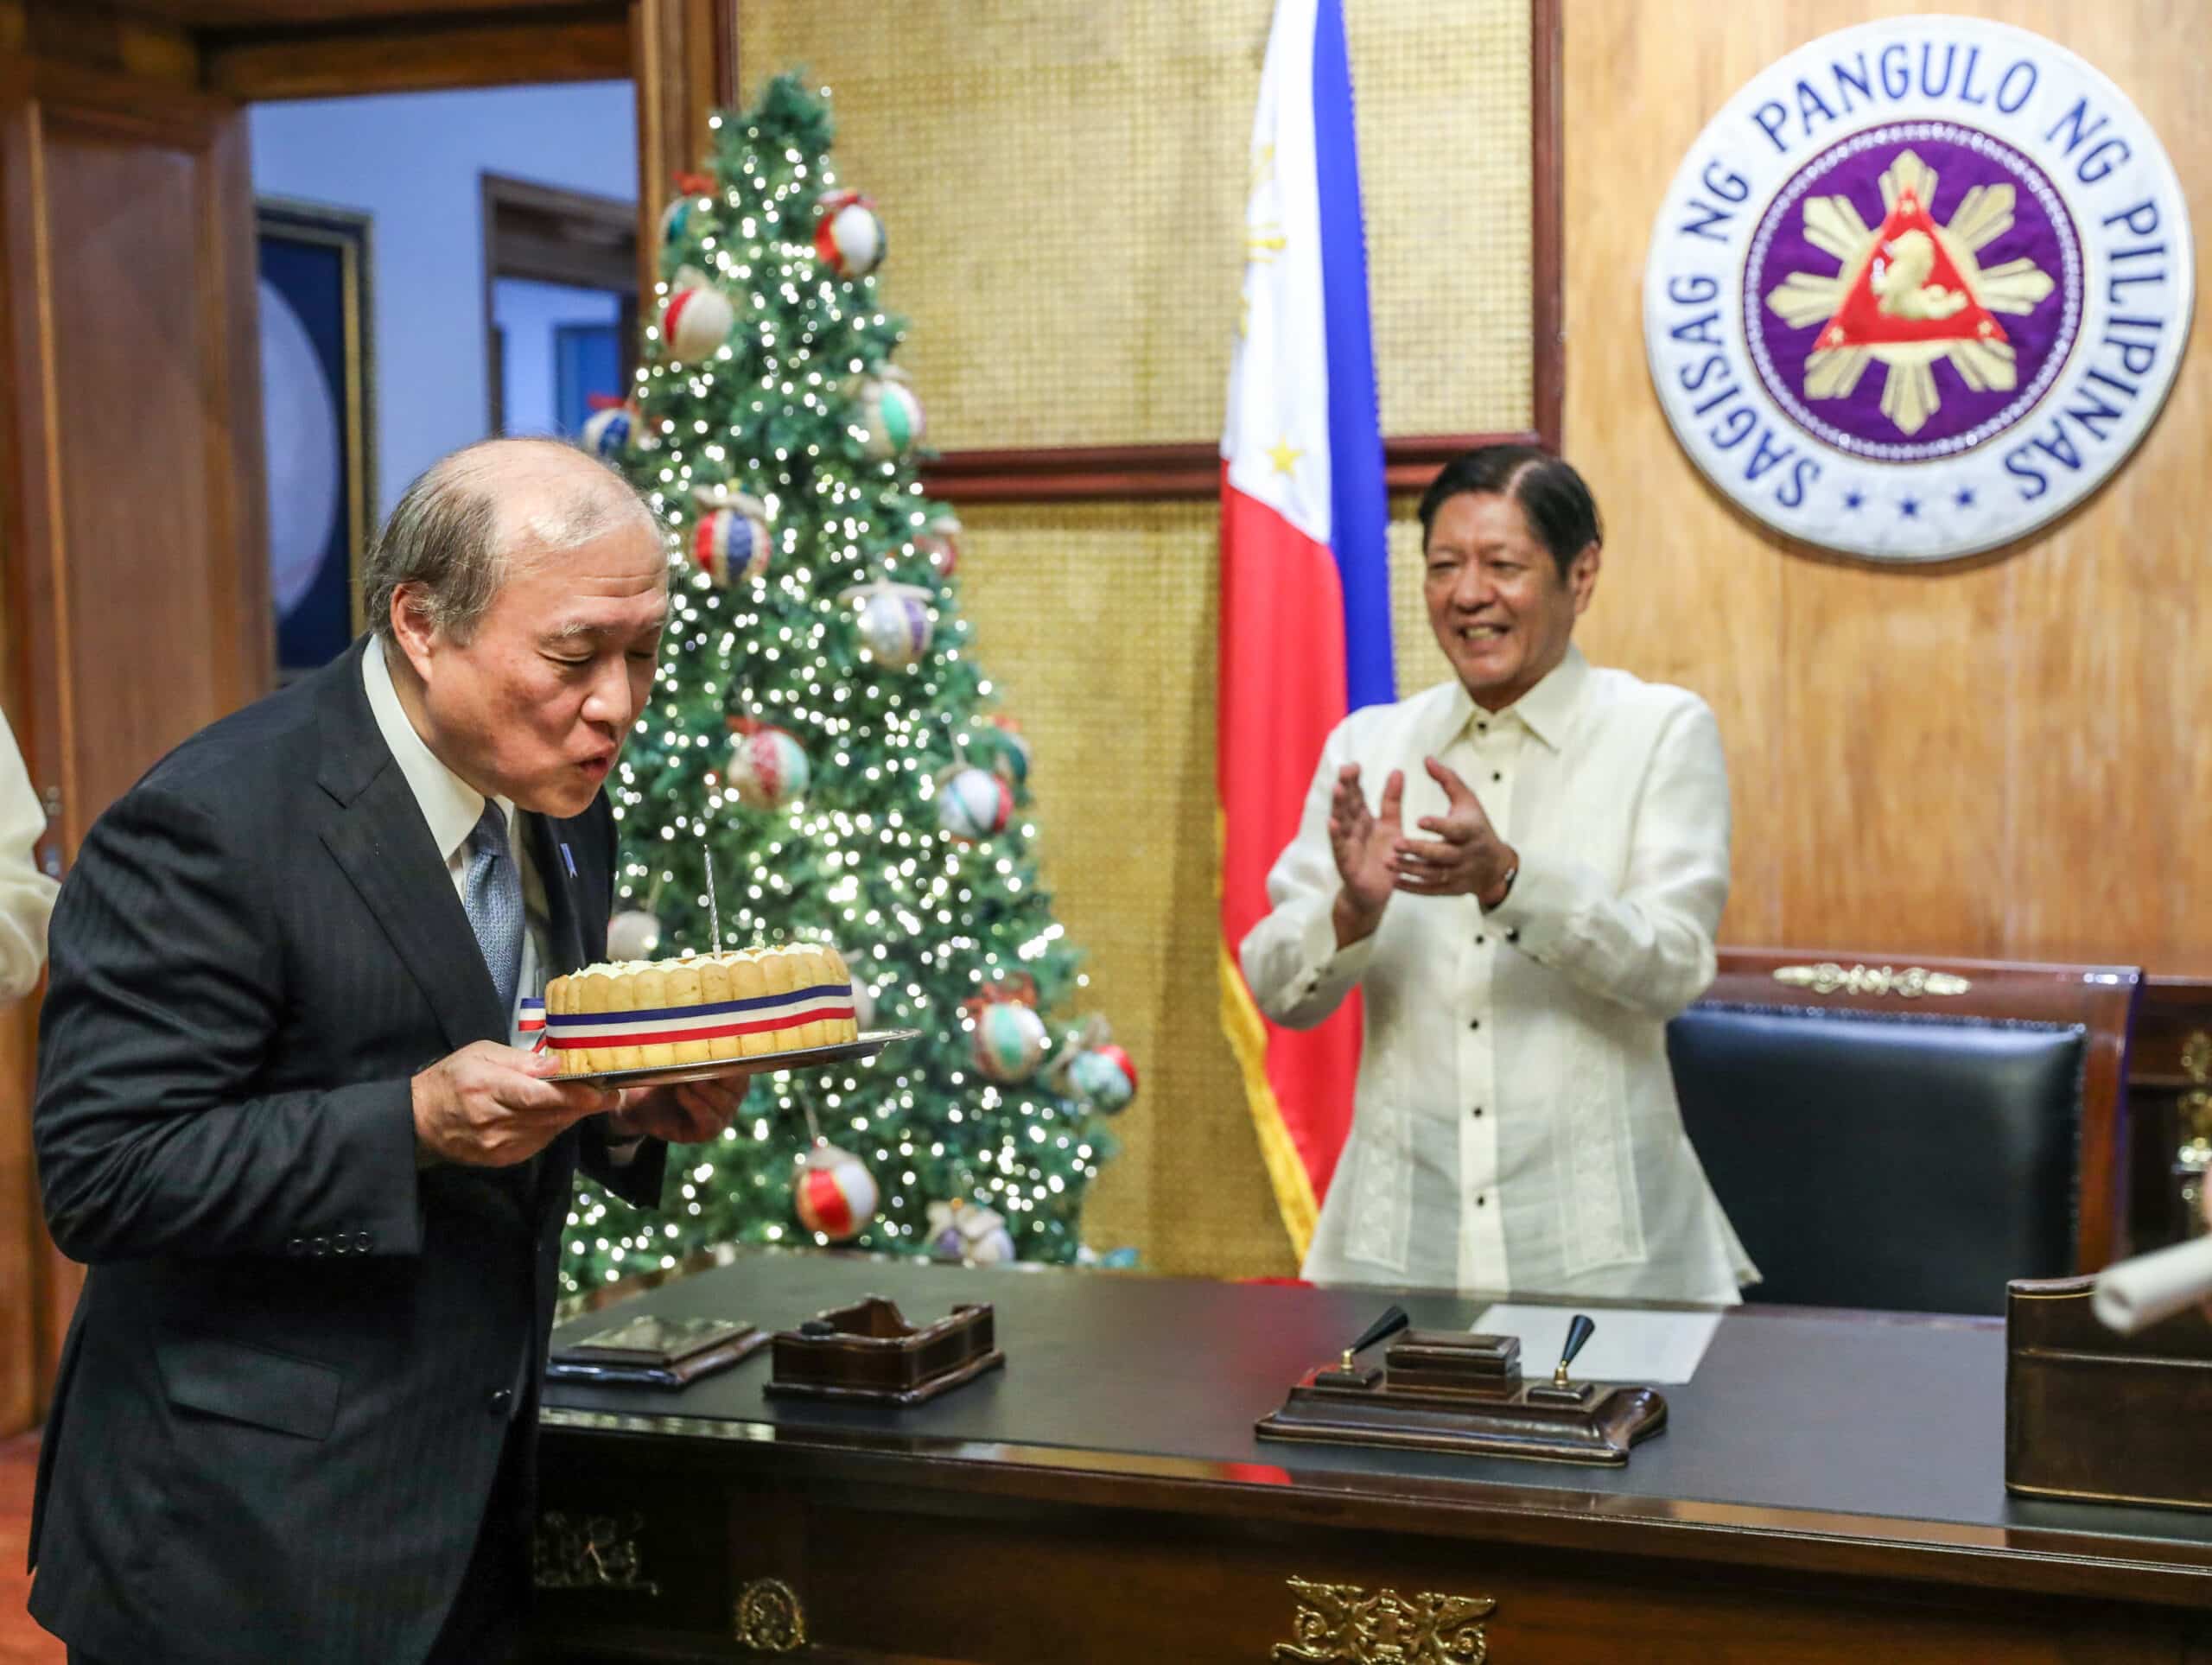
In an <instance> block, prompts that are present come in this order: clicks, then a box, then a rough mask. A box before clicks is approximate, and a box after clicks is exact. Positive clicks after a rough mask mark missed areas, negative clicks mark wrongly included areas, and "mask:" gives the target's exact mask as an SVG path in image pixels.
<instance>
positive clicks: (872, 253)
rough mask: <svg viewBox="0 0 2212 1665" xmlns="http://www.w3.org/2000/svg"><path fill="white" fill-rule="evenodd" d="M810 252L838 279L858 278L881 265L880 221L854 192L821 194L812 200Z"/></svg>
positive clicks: (882, 249) (865, 202)
mask: <svg viewBox="0 0 2212 1665" xmlns="http://www.w3.org/2000/svg"><path fill="white" fill-rule="evenodd" d="M814 210H815V221H814V251H815V253H817V254H818V255H820V256H821V257H822V264H823V265H825V266H827V267H829V270H831V271H834V272H836V274H837V276H840V277H847V278H855V279H858V278H862V277H866V276H868V274H869V273H870V272H872V271H874V270H875V269H876V268H877V267H878V266H880V265H881V264H883V253H884V242H883V222H882V221H881V220H880V219H877V218H876V215H875V204H874V202H872V201H871V200H868V198H867V197H864V196H862V195H861V194H860V193H859V192H858V191H825V192H823V194H821V196H819V197H817V199H816V200H815V204H814Z"/></svg>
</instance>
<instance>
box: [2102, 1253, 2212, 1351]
mask: <svg viewBox="0 0 2212 1665" xmlns="http://www.w3.org/2000/svg"><path fill="white" fill-rule="evenodd" d="M2204 1301H2212V1237H2192V1238H2190V1240H2189V1241H2188V1242H2185V1243H2176V1244H2175V1245H2174V1246H2173V1247H2172V1248H2171V1249H2158V1250H2157V1251H2156V1252H2154V1253H2152V1254H2149V1255H2137V1256H2136V1257H2135V1258H2134V1259H2133V1260H2129V1261H2119V1262H2117V1263H2116V1264H2114V1265H2112V1266H2108V1267H2107V1268H2105V1269H2104V1270H2103V1271H2101V1272H2100V1273H2098V1274H2097V1286H2096V1288H2095V1290H2094V1292H2093V1293H2091V1295H2090V1297H2089V1307H2090V1310H2091V1311H2092V1312H2095V1313H2096V1315H2097V1320H2098V1322H2099V1323H2101V1324H2102V1325H2104V1326H2105V1328H2106V1329H2107V1330H2117V1331H2119V1332H2120V1334H2121V1335H2124V1336H2132V1335H2133V1334H2134V1333H2135V1332H2136V1331H2138V1330H2147V1329H2148V1328H2150V1326H2151V1325H2154V1324H2156V1323H2158V1321H2159V1320H2160V1319H2170V1318H2171V1317H2172V1316H2173V1315H2174V1314H2175V1313H2177V1312H2183V1311H2185V1310H2186V1309H2188V1308H2190V1307H2191V1306H2197V1305H2198V1304H2200V1303H2201V1302H2204Z"/></svg>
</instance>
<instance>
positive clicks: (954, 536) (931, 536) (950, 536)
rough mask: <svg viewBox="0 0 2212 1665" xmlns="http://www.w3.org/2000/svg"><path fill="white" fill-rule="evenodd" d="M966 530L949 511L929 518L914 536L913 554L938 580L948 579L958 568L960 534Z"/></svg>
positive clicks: (958, 518) (957, 517)
mask: <svg viewBox="0 0 2212 1665" xmlns="http://www.w3.org/2000/svg"><path fill="white" fill-rule="evenodd" d="M966 530H967V528H966V527H964V526H963V525H962V524H960V517H959V516H958V515H957V514H955V513H953V512H952V511H950V509H946V510H942V511H940V512H938V513H936V514H933V515H931V517H930V518H929V520H928V522H927V523H926V524H925V525H924V526H923V527H922V530H921V531H918V532H917V533H916V534H915V535H914V552H915V553H916V554H917V555H918V556H922V557H923V558H924V559H925V560H926V561H927V562H929V563H930V566H931V569H933V570H934V571H935V572H936V574H937V575H938V577H940V578H950V577H951V576H952V575H953V574H954V573H955V572H957V571H958V570H959V568H960V534H961V533H962V532H963V531H966Z"/></svg>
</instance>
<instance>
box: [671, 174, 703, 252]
mask: <svg viewBox="0 0 2212 1665" xmlns="http://www.w3.org/2000/svg"><path fill="white" fill-rule="evenodd" d="M714 188H715V182H714V181H713V180H711V179H709V178H708V177H707V175H704V174H678V175H677V176H676V196H675V198H674V199H673V200H671V202H670V203H669V205H668V207H665V208H664V209H662V210H661V211H660V240H661V242H662V243H663V244H664V245H665V244H670V243H680V242H682V241H683V234H684V233H685V232H688V231H690V229H691V216H692V214H693V213H694V212H697V213H706V212H707V211H708V210H709V209H710V208H712V207H714V204H713V202H712V201H711V200H709V198H708V195H707V193H708V192H709V191H711V190H713V189H714Z"/></svg>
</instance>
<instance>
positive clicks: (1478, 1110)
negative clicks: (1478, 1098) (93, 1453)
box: [1475, 1104, 1483, 1115]
mask: <svg viewBox="0 0 2212 1665" xmlns="http://www.w3.org/2000/svg"><path fill="white" fill-rule="evenodd" d="M1482 1113H1483V1107H1482V1106H1481V1105H1479V1104H1478V1105H1476V1106H1475V1114H1476V1115H1481V1114H1482Z"/></svg>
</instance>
